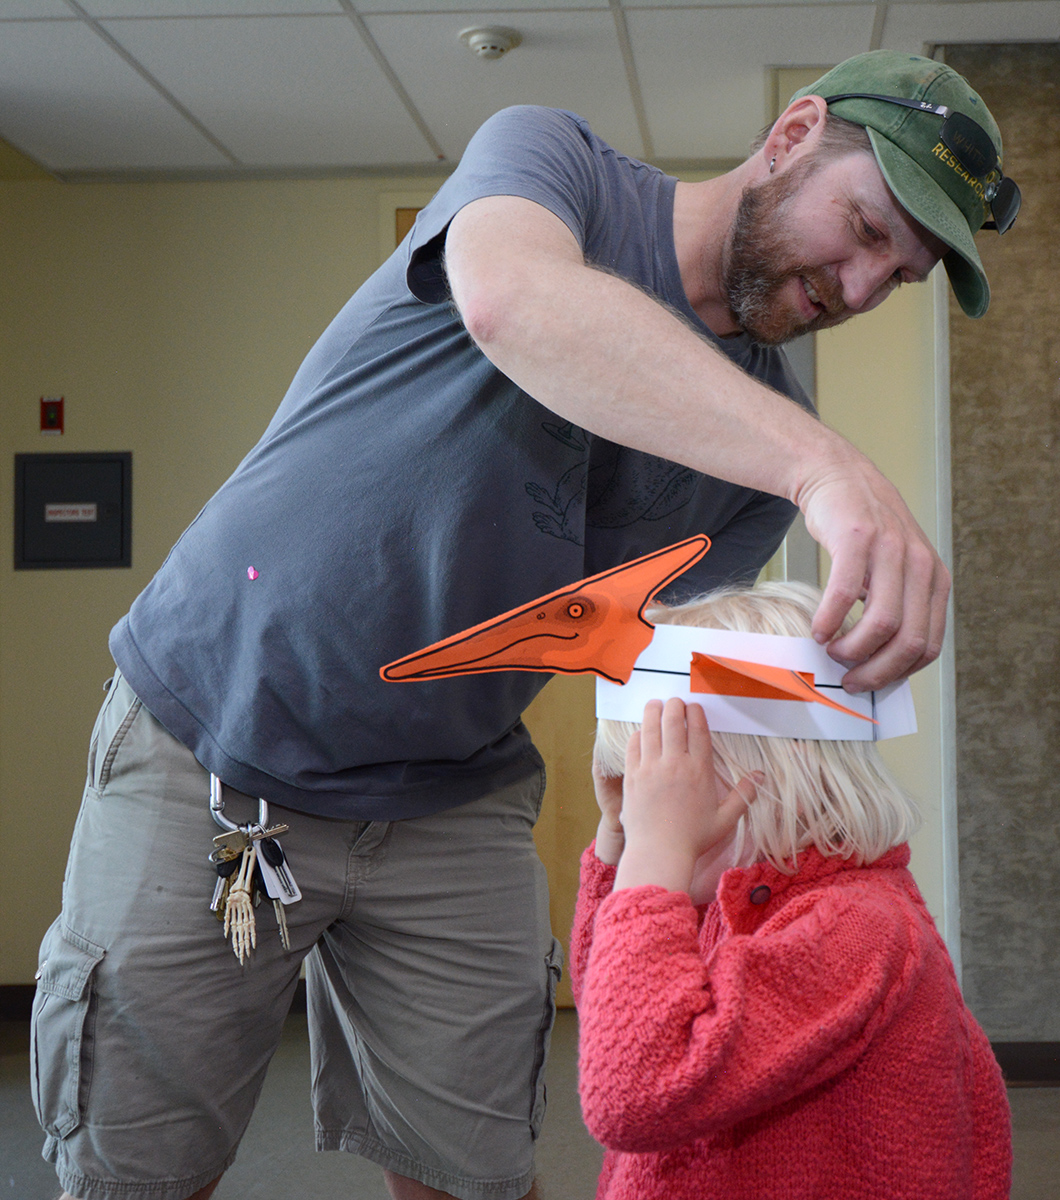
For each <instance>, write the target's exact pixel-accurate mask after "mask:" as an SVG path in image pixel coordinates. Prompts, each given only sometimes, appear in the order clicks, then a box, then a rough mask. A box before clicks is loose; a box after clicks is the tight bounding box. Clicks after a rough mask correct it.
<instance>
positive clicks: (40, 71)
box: [0, 21, 227, 171]
mask: <svg viewBox="0 0 1060 1200" xmlns="http://www.w3.org/2000/svg"><path fill="white" fill-rule="evenodd" d="M2 29H3V36H2V37H0V135H2V136H3V137H4V138H6V139H7V140H8V141H9V142H11V143H12V145H14V146H16V147H18V149H20V150H22V151H23V152H24V153H25V154H28V155H29V156H30V157H31V158H34V159H36V160H37V161H38V162H40V163H42V164H43V165H44V166H46V167H49V168H50V169H52V170H55V171H63V170H77V169H92V168H95V167H100V166H106V167H110V168H117V169H122V168H138V167H142V168H149V169H160V170H171V169H182V168H196V167H215V166H224V165H227V160H226V159H225V158H224V156H223V155H222V154H221V153H220V152H219V151H218V150H217V149H216V148H215V147H214V146H212V145H211V144H210V142H209V141H208V140H207V139H206V138H204V137H203V136H202V134H200V133H199V132H198V131H197V130H196V129H195V128H194V126H192V125H190V124H189V123H188V122H187V121H186V120H185V119H184V118H183V117H182V116H181V115H180V114H179V113H178V112H176V110H175V109H174V108H173V107H172V106H171V105H170V104H168V103H167V102H166V101H165V100H163V99H162V97H161V96H160V95H159V94H158V93H157V92H156V91H155V90H154V89H153V88H152V87H151V86H150V85H149V84H147V83H146V82H145V81H144V80H143V79H141V77H140V76H139V75H138V74H137V73H136V72H135V71H134V70H133V69H132V68H131V67H130V66H129V65H128V64H127V63H125V62H123V61H122V59H121V58H120V57H119V56H118V55H117V54H115V53H114V52H113V51H112V50H110V49H109V48H108V47H107V46H106V44H105V43H104V42H103V40H102V39H101V38H99V37H97V36H96V34H94V33H93V32H92V30H91V29H90V28H89V27H88V26H87V25H84V24H82V23H80V22H67V21H58V22H57V21H41V22H33V21H27V22H21V23H20V22H11V23H8V24H5V25H3V26H2Z"/></svg>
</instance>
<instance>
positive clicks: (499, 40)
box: [460, 25, 523, 58]
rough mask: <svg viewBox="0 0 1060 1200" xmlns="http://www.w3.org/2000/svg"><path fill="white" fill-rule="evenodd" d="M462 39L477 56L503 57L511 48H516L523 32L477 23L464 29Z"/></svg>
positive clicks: (461, 34) (461, 33)
mask: <svg viewBox="0 0 1060 1200" xmlns="http://www.w3.org/2000/svg"><path fill="white" fill-rule="evenodd" d="M460 40H461V41H462V42H464V43H465V45H466V46H467V47H468V49H469V50H470V51H471V53H472V54H474V55H475V57H476V58H503V57H504V55H505V54H507V53H508V51H509V50H514V49H515V47H516V46H518V45H519V43H520V42H521V41H522V40H523V37H522V34H521V33H519V32H518V31H517V30H515V29H505V28H504V27H503V26H500V25H476V26H475V27H474V28H472V29H463V30H461V32H460Z"/></svg>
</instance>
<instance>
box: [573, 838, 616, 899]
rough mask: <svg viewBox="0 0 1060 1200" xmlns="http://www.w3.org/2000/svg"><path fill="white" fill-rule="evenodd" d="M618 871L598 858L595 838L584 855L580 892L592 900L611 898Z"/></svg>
mask: <svg viewBox="0 0 1060 1200" xmlns="http://www.w3.org/2000/svg"><path fill="white" fill-rule="evenodd" d="M617 870H618V867H616V866H613V865H611V864H610V863H605V862H601V861H600V860H599V859H598V858H597V857H596V838H593V840H592V841H591V842H590V843H589V845H588V846H587V847H586V848H585V851H584V853H583V854H582V861H581V873H580V879H579V885H580V891H581V892H582V894H583V895H584V896H585V897H586V898H587V899H591V900H602V899H603V898H604V897H605V896H610V894H611V889H612V888H613V887H614V886H615V872H616V871H617Z"/></svg>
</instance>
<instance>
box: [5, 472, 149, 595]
mask: <svg viewBox="0 0 1060 1200" xmlns="http://www.w3.org/2000/svg"><path fill="white" fill-rule="evenodd" d="M131 565H132V454H131V452H129V451H118V452H115V453H103V454H16V455H15V569H16V570H19V571H26V570H34V569H49V568H63V567H66V568H71V567H128V566H131Z"/></svg>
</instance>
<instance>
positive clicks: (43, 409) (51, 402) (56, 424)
mask: <svg viewBox="0 0 1060 1200" xmlns="http://www.w3.org/2000/svg"><path fill="white" fill-rule="evenodd" d="M40 431H41V433H55V434H59V433H62V431H63V398H62V396H60V397H58V399H55V398H51V399H48V398H46V397H44V396H41V398H40Z"/></svg>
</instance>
